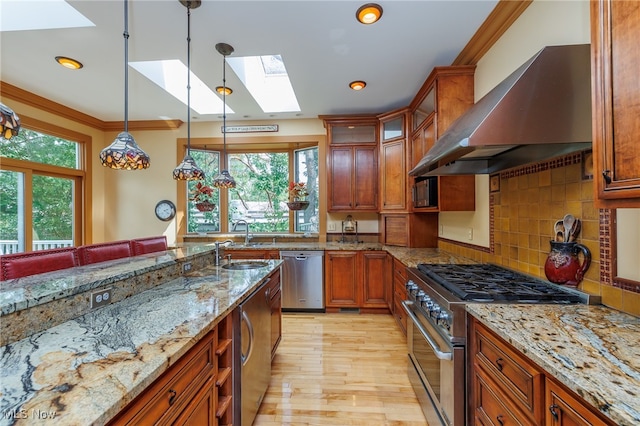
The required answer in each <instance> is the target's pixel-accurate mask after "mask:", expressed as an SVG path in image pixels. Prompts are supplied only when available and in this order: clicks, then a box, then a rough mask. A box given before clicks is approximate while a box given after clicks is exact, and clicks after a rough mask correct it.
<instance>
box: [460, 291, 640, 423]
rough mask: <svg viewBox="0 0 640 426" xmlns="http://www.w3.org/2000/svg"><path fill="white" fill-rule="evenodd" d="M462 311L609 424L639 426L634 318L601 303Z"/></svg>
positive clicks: (638, 333) (639, 354)
mask: <svg viewBox="0 0 640 426" xmlns="http://www.w3.org/2000/svg"><path fill="white" fill-rule="evenodd" d="M466 308H467V311H468V312H469V313H470V314H472V315H473V316H474V317H476V318H478V319H479V320H480V321H481V322H482V323H483V324H485V325H487V326H488V327H489V328H490V329H491V330H493V331H495V332H496V333H497V334H498V335H499V336H500V337H502V338H503V339H505V340H506V341H508V342H509V343H511V344H512V345H513V346H514V347H515V348H516V349H518V350H520V351H521V352H522V353H524V354H525V355H526V356H527V357H529V358H530V359H531V360H532V361H533V362H535V363H536V364H538V366H540V367H541V368H542V369H544V370H545V371H547V372H548V373H550V374H551V375H552V376H554V377H555V378H556V379H557V380H559V381H560V382H561V383H563V384H564V385H566V386H567V387H568V388H570V389H572V390H573V391H574V392H576V393H577V394H578V395H580V396H581V397H582V398H584V400H585V401H586V402H588V403H589V404H591V405H592V406H594V407H595V408H596V409H598V410H599V411H600V412H602V413H603V414H604V415H605V416H607V417H609V418H610V419H611V420H612V421H613V422H615V423H617V424H618V425H629V426H631V425H638V424H640V318H637V317H634V316H631V315H627V314H625V313H622V312H619V311H616V310H613V309H610V308H607V307H605V306H601V305H568V306H558V305H500V304H468V305H466Z"/></svg>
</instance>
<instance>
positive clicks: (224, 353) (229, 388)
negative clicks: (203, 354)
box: [216, 315, 234, 426]
mask: <svg viewBox="0 0 640 426" xmlns="http://www.w3.org/2000/svg"><path fill="white" fill-rule="evenodd" d="M216 328H217V330H218V344H217V345H216V357H217V359H218V374H216V390H217V395H216V419H217V420H218V424H219V425H220V426H222V425H232V424H233V376H234V372H233V362H234V353H233V331H234V330H233V318H232V315H227V316H226V317H225V318H224V319H223V320H222V321H220V322H219V323H218V325H217V327H216Z"/></svg>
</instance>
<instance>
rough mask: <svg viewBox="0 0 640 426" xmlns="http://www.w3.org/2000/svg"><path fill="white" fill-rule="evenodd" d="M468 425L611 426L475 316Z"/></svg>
mask: <svg viewBox="0 0 640 426" xmlns="http://www.w3.org/2000/svg"><path fill="white" fill-rule="evenodd" d="M468 319H469V340H468V341H469V343H468V349H469V365H470V368H471V376H470V377H471V379H470V385H471V386H470V395H469V404H470V407H471V410H470V413H469V416H470V419H469V421H470V422H471V423H472V424H475V425H487V426H488V425H496V426H499V425H500V426H502V425H542V424H544V425H546V426H559V425H563V426H566V425H581V426H587V425H613V423H612V422H611V421H609V420H607V419H606V418H605V417H604V416H603V415H602V414H601V413H599V412H598V411H597V409H596V408H594V407H592V406H591V405H589V404H588V403H586V402H585V401H584V400H583V399H582V398H580V397H579V396H578V395H576V394H575V393H574V392H572V391H570V390H569V389H567V388H566V387H565V386H564V385H562V384H561V383H560V382H558V381H557V380H556V379H555V378H554V377H553V376H551V375H550V374H548V373H547V372H545V371H544V370H543V369H542V368H540V367H539V366H538V365H536V364H535V363H534V362H533V361H531V360H530V359H529V358H527V357H526V356H525V355H523V354H522V353H521V352H520V351H518V350H517V349H516V348H514V347H513V346H512V345H510V344H509V343H508V342H506V341H505V340H504V339H502V338H501V337H499V336H498V335H497V334H495V333H494V332H493V331H491V330H489V329H488V328H487V327H486V326H484V325H483V324H482V323H481V322H480V321H478V320H477V319H476V318H475V317H473V316H468Z"/></svg>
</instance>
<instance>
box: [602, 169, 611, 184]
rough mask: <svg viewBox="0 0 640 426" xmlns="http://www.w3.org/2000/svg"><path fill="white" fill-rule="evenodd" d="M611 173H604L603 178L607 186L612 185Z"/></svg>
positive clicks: (605, 171) (609, 171)
mask: <svg viewBox="0 0 640 426" xmlns="http://www.w3.org/2000/svg"><path fill="white" fill-rule="evenodd" d="M610 173H611V170H603V171H602V177H603V178H604V181H605V183H606V184H607V185H608V184H610V183H611V176H609V174H610Z"/></svg>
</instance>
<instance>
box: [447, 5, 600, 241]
mask: <svg viewBox="0 0 640 426" xmlns="http://www.w3.org/2000/svg"><path fill="white" fill-rule="evenodd" d="M589 19H590V17H589V2H588V1H585V0H574V1H547V0H536V1H534V2H533V3H532V4H531V5H530V6H529V7H528V8H527V9H526V10H525V11H524V13H523V14H522V15H521V16H520V18H518V20H517V21H516V22H514V24H513V25H512V26H511V27H510V28H509V29H508V30H507V32H505V34H504V35H503V36H502V37H501V38H500V39H499V40H498V41H497V42H496V44H495V45H494V46H493V47H492V48H491V49H490V50H489V51H488V52H487V53H486V54H485V55H484V56H483V57H482V59H481V60H480V61H479V62H478V64H477V67H476V72H475V99H476V102H477V101H478V100H479V99H481V98H482V97H483V96H484V95H485V94H487V92H489V91H490V90H491V89H493V88H494V87H495V86H496V85H497V84H498V83H500V82H501V81H502V80H504V78H505V77H507V76H508V75H509V74H511V73H512V72H513V71H514V70H515V69H517V68H518V67H519V66H520V65H522V64H523V63H524V62H526V61H527V60H528V59H529V58H530V57H532V56H533V55H534V54H535V53H536V52H538V51H539V50H540V49H542V48H543V47H545V46H553V45H562V44H582V43H590V21H589ZM439 224H440V229H441V232H440V237H444V238H448V239H451V240H455V241H461V242H465V243H470V244H474V245H478V246H483V247H489V244H490V235H489V178H488V175H479V176H477V177H476V211H475V212H446V213H440V216H439ZM469 230H472V238H471V239H469Z"/></svg>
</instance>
